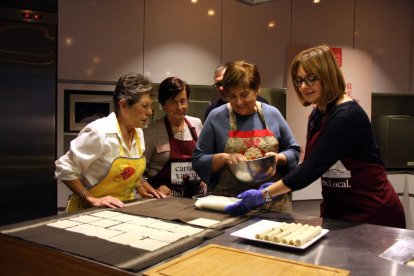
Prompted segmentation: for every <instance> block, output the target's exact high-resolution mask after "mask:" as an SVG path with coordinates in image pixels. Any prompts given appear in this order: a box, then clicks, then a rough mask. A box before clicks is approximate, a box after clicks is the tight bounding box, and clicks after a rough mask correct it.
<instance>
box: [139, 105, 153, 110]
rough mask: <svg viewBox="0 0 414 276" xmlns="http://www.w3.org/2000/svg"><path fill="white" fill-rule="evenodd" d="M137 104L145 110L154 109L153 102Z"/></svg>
mask: <svg viewBox="0 0 414 276" xmlns="http://www.w3.org/2000/svg"><path fill="white" fill-rule="evenodd" d="M139 106H140V107H142V108H143V109H144V110H145V111H150V110H151V111H153V110H154V109H155V103H145V104H144V103H139Z"/></svg>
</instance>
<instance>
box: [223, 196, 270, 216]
mask: <svg viewBox="0 0 414 276" xmlns="http://www.w3.org/2000/svg"><path fill="white" fill-rule="evenodd" d="M237 198H240V199H241V201H238V202H236V203H233V204H231V205H229V206H227V207H226V208H224V211H226V212H227V213H230V215H233V216H237V215H241V214H244V213H247V212H248V211H250V210H251V209H253V208H256V207H257V206H259V205H262V204H263V203H264V199H263V193H262V190H247V191H245V192H243V193H241V194H239V195H237Z"/></svg>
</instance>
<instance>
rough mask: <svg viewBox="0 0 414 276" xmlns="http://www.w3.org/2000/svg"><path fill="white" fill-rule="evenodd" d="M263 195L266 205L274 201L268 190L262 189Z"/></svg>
mask: <svg viewBox="0 0 414 276" xmlns="http://www.w3.org/2000/svg"><path fill="white" fill-rule="evenodd" d="M262 195H263V200H264V202H265V203H269V202H271V201H272V200H273V199H272V197H271V196H270V193H269V190H268V189H267V188H264V189H262Z"/></svg>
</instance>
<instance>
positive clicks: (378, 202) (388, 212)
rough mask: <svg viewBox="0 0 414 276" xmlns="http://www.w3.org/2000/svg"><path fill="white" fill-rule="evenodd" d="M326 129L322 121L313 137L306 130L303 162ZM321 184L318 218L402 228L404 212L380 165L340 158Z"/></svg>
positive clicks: (323, 177)
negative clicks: (319, 216)
mask: <svg viewBox="0 0 414 276" xmlns="http://www.w3.org/2000/svg"><path fill="white" fill-rule="evenodd" d="M310 120H311V119H310ZM325 125H326V120H325V119H322V120H321V126H320V129H319V130H317V131H315V133H314V134H313V135H312V137H309V136H310V133H311V132H312V130H313V128H312V127H311V126H309V127H308V137H307V142H306V149H305V157H304V159H305V160H306V159H307V158H308V157H309V156H310V154H311V152H312V150H313V148H314V147H315V145H316V143H317V141H318V139H319V137H320V136H321V135H322V133H323V131H324V129H325ZM321 183H322V196H323V201H322V203H321V217H325V218H333V219H340V220H346V221H353V222H358V223H371V224H377V225H384V226H393V227H400V228H405V215H404V209H403V207H402V204H401V201H400V199H399V198H398V195H397V193H396V192H395V191H394V188H393V187H392V185H391V183H390V182H389V181H388V179H387V174H386V172H385V169H384V167H383V166H382V165H380V164H376V163H372V162H366V161H360V160H356V159H350V158H343V159H341V160H339V161H337V162H336V163H335V164H334V165H333V166H332V167H331V168H330V169H329V170H328V171H327V172H325V173H324V174H323V175H322V177H321Z"/></svg>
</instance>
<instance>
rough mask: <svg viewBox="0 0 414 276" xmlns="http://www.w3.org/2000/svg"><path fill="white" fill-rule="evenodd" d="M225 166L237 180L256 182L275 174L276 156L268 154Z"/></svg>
mask: <svg viewBox="0 0 414 276" xmlns="http://www.w3.org/2000/svg"><path fill="white" fill-rule="evenodd" d="M227 166H228V168H229V171H230V173H231V174H232V175H233V176H234V177H235V178H236V179H237V180H239V181H241V182H244V183H251V184H257V183H260V182H264V181H266V180H268V179H270V178H271V177H272V176H273V175H274V174H275V172H276V158H275V157H274V156H268V157H262V158H257V159H254V160H249V161H246V162H241V163H237V164H229V165H227Z"/></svg>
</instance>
